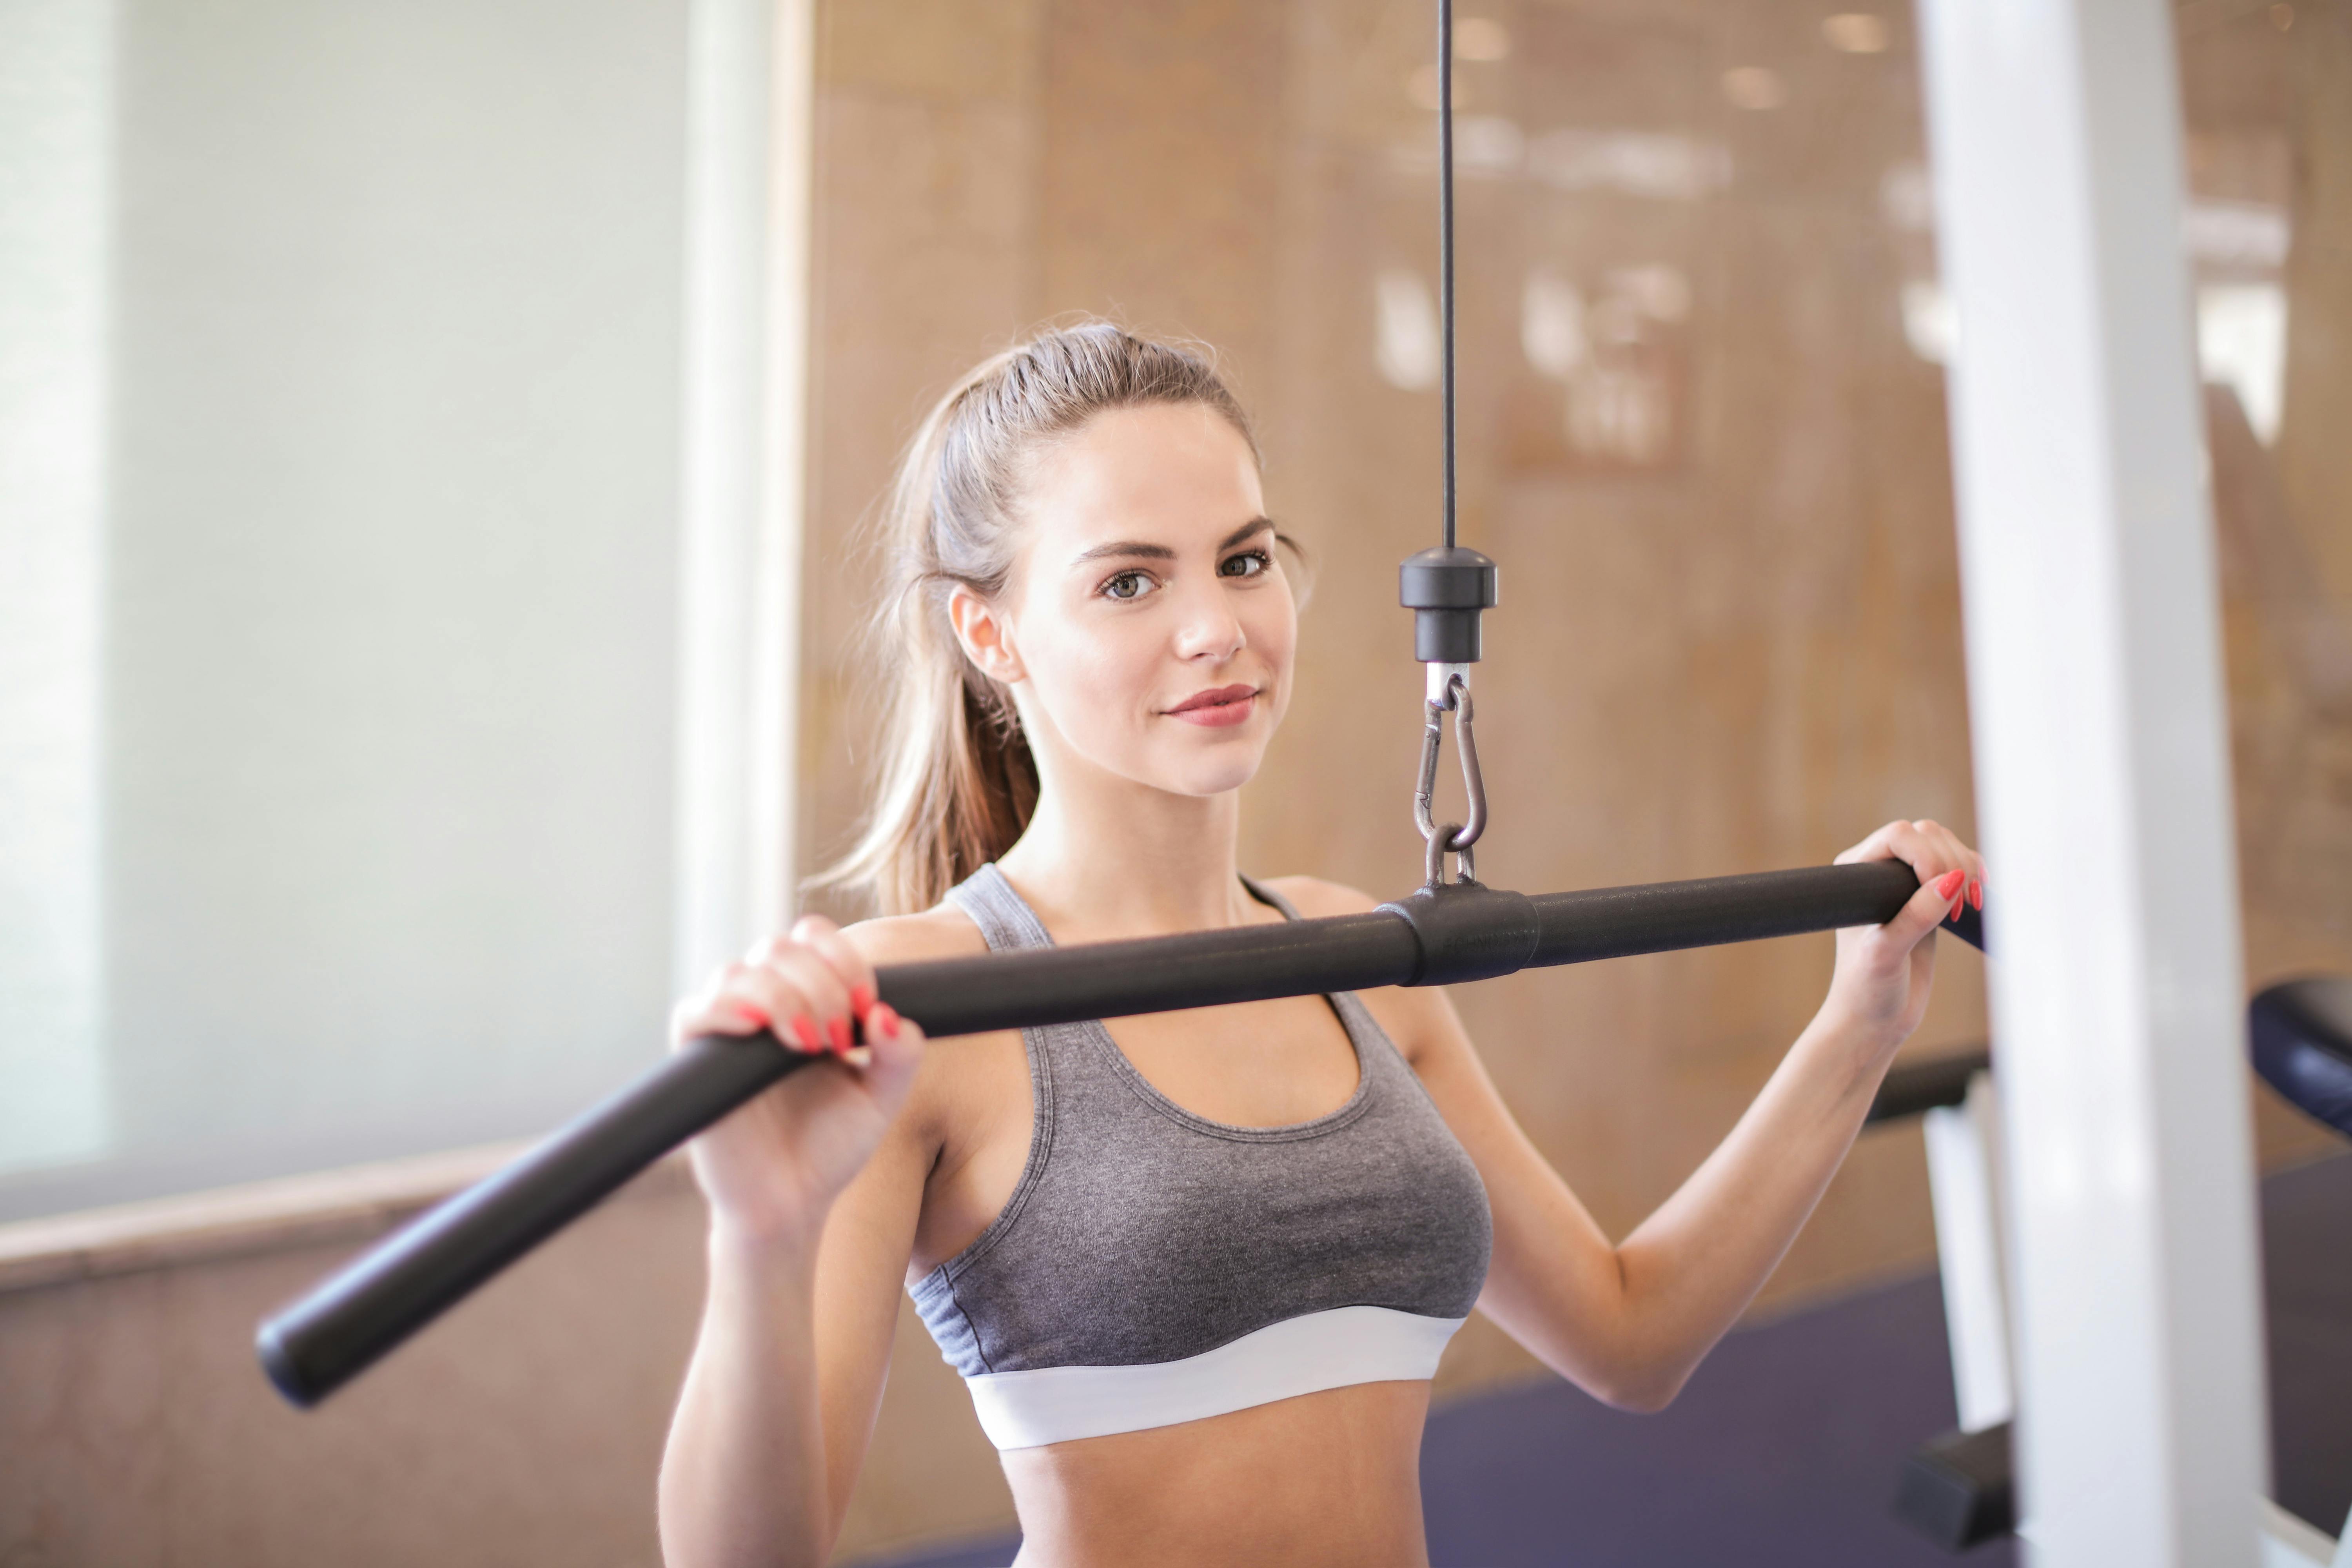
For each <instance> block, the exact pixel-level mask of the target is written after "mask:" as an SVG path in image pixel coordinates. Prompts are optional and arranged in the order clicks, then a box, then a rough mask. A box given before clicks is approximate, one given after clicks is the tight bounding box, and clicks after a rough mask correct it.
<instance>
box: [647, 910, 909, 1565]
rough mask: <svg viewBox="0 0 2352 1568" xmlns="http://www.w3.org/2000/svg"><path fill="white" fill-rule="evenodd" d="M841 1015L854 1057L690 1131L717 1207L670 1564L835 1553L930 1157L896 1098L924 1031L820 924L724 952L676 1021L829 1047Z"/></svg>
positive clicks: (795, 1559) (676, 1488) (665, 1531)
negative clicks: (853, 1033) (853, 1030)
mask: <svg viewBox="0 0 2352 1568" xmlns="http://www.w3.org/2000/svg"><path fill="white" fill-rule="evenodd" d="M852 1016H857V1017H860V1018H861V1019H862V1020H863V1022H864V1024H865V1032H866V1039H867V1040H868V1042H869V1043H870V1051H871V1056H870V1059H868V1060H867V1061H866V1063H865V1065H863V1066H862V1067H860V1066H853V1065H849V1064H848V1063H846V1062H841V1061H836V1062H829V1063H820V1064H818V1065H817V1066H815V1067H814V1068H808V1069H806V1070H804V1071H802V1072H797V1073H794V1074H793V1076H792V1077H791V1078H789V1079H785V1080H784V1081H783V1082H782V1083H781V1084H778V1085H777V1086H776V1087H775V1088H774V1089H770V1090H768V1091H767V1092H766V1093H764V1094H762V1095H761V1096H760V1097H759V1098H758V1099H756V1100H752V1101H751V1102H750V1103H749V1104H747V1105H745V1106H744V1107H742V1108H741V1109H740V1110H737V1111H735V1112H734V1113H733V1114H732V1115H730V1116H729V1117H728V1118H727V1119H726V1120H725V1121H721V1122H720V1123H719V1125H718V1126H716V1127H714V1128H713V1129H711V1130H710V1131H708V1132H706V1133H704V1134H703V1135H702V1136H701V1137H699V1138H698V1139H696V1140H695V1142H694V1145H693V1159H694V1166H695V1174H696V1177H697V1178H698V1181H699V1182H700V1183H701V1185H702V1189H703V1193H704V1195H705V1197H706V1198H707V1199H708V1200H709V1206H710V1232H709V1287H708V1294H707V1296H706V1299H705V1303H704V1308H703V1316H702V1327H701V1331H700V1334H699V1336H698V1339H697V1340H696V1342H695V1348H694V1357H693V1360H692V1362H691V1363H689V1364H688V1369H687V1376H686V1387H685V1391H684V1393H683V1394H681V1395H680V1397H679V1400H678V1407H677V1416H676V1418H675V1419H674V1420H673V1421H672V1423H671V1426H670V1435H669V1446H668V1448H667V1451H666V1452H665V1454H664V1455H663V1458H662V1469H661V1484H660V1499H659V1501H660V1520H661V1541H662V1555H663V1557H664V1560H665V1561H666V1562H667V1563H668V1564H669V1565H670V1568H735V1565H738V1564H752V1563H757V1564H761V1565H768V1564H779V1563H810V1564H814V1563H822V1562H824V1558H825V1557H826V1555H827V1554H828V1553H829V1552H831V1550H832V1547H833V1542H834V1537H835V1534H836V1533H837V1531H839V1529H840V1523H841V1517H842V1512H843V1510H844V1509H845V1506H846V1502H847V1499H848V1495H849V1489H850V1486H851V1484H852V1482H853V1481H854V1480H855V1479H856V1468H857V1465H858V1462H859V1461H860V1459H861V1458H863V1456H864V1448H865V1442H866V1432H867V1431H868V1430H869V1429H870V1427H871V1426H872V1422H873V1415H874V1408H875V1405H876V1402H877V1399H878V1398H879V1395H880V1391H881V1384H882V1378H883V1374H884V1373H885V1371H886V1370H887V1364H888V1357H889V1349H890V1326H891V1324H892V1323H893V1322H894V1321H896V1317H897V1311H898V1293H899V1290H900V1289H901V1287H902V1282H903V1280H904V1278H905V1273H906V1268H907V1258H908V1253H909V1252H910V1250H911V1248H912V1240H913V1235H914V1228H915V1223H916V1219H917V1217H918V1215H919V1209H920V1205H921V1202H922V1185H923V1179H924V1173H925V1170H926V1169H927V1166H928V1159H927V1157H926V1156H925V1155H924V1154H923V1152H922V1151H921V1147H920V1142H921V1138H920V1134H919V1131H917V1130H915V1129H912V1128H910V1127H908V1125H907V1119H906V1118H902V1117H900V1116H898V1110H899V1107H900V1105H901V1103H902V1102H903V1101H904V1100H905V1099H906V1096H907V1091H908V1087H909V1085H910V1084H911V1083H912V1081H913V1079H914V1078H915V1071H916V1065H917V1062H918V1059H919V1056H920V1054H921V1035H920V1032H919V1030H917V1029H916V1027H915V1026H913V1025H912V1024H909V1023H906V1022H904V1021H903V1020H901V1019H899V1018H898V1017H897V1016H896V1015H895V1014H893V1013H892V1012H891V1011H890V1009H889V1008H888V1007H887V1006H886V1005H879V1004H877V1003H876V1002H875V1000H874V974H873V970H872V968H871V966H870V965H869V964H868V963H866V959H865V958H864V957H863V956H862V955H861V954H860V953H859V952H858V951H857V950H856V948H855V947H853V946H852V945H851V944H850V943H849V942H848V941H847V940H846V939H845V938H844V937H843V936H842V935H841V933H840V932H839V931H836V930H835V929H834V927H833V926H832V924H831V923H830V922H828V921H823V920H821V919H814V918H812V919H805V920H803V921H801V922H800V923H799V924H797V925H795V926H794V927H793V930H792V932H791V933H790V934H789V935H787V936H784V937H780V938H778V939H776V940H775V941H774V942H771V943H769V944H768V946H767V947H765V948H764V949H762V950H761V952H759V953H758V954H757V955H756V956H755V958H754V959H753V960H751V961H747V962H745V963H737V964H730V965H729V966H728V968H727V969H726V970H725V971H724V972H723V973H721V974H720V975H719V978H718V980H717V981H716V982H715V983H714V984H713V985H712V986H711V988H710V989H709V991H708V992H707V993H705V994H703V995H701V996H698V997H696V998H694V999H692V1000H690V1001H688V1002H687V1003H684V1004H682V1005H680V1006H679V1008H678V1011H677V1016H676V1017H675V1019H674V1021H673V1026H672V1034H673V1038H674V1039H675V1040H677V1041H679V1042H683V1041H684V1040H686V1039H688V1038H691V1037H695V1036H698V1035H704V1034H748V1033H751V1032H753V1031H755V1030H757V1029H761V1028H772V1029H773V1031H774V1033H775V1034H776V1036H777V1037H778V1038H779V1039H782V1040H787V1041H791V1040H793V1039H794V1038H795V1037H797V1038H798V1040H799V1041H800V1043H802V1044H803V1046H805V1047H814V1048H824V1047H835V1049H836V1050H837V1049H839V1048H840V1047H845V1046H846V1044H847V1040H848V1020H849V1019H850V1018H851V1017H852ZM861 1172H862V1174H861ZM853 1178H856V1180H855V1183H854V1186H853ZM845 1194H848V1195H845ZM836 1214H838V1215H840V1217H841V1219H842V1223H839V1224H830V1225H829V1224H828V1223H827V1220H828V1216H831V1215H836ZM820 1318H822V1320H823V1322H824V1332H825V1339H826V1343H825V1346H824V1356H823V1359H822V1366H820V1358H819V1355H818V1351H817V1335H818V1332H819V1322H820Z"/></svg>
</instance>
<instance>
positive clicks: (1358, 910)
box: [1265, 877, 1382, 920]
mask: <svg viewBox="0 0 2352 1568" xmlns="http://www.w3.org/2000/svg"><path fill="white" fill-rule="evenodd" d="M1265 885H1266V886H1267V887H1269V888H1272V889H1274V890H1275V891H1276V892H1277V893H1280V894H1281V895H1282V896H1283V897H1284V898H1286V899H1288V900H1290V901H1291V902H1292V903H1293V904H1295V905H1297V908H1298V912H1299V913H1300V914H1302V915H1305V916H1306V917H1307V919H1309V920H1320V919H1322V918H1323V917H1324V916H1326V915H1360V914H1364V913H1366V912H1368V911H1370V910H1375V909H1377V908H1379V907H1380V905H1381V901H1382V900H1379V899H1376V898H1374V897H1372V896H1371V895H1370V893H1367V892H1363V891H1361V890H1360V889H1355V888H1350V887H1349V886H1348V885H1347V884H1346V883H1344V882H1328V881H1325V880H1324V879H1322V878H1320V877H1274V878H1270V879H1267V881H1266V884H1265Z"/></svg>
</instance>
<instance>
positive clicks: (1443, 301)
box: [1437, 0, 1454, 550]
mask: <svg viewBox="0 0 2352 1568" xmlns="http://www.w3.org/2000/svg"><path fill="white" fill-rule="evenodd" d="M1437 319H1438V349H1437V352H1438V359H1437V366H1438V368H1437V390H1438V400H1439V401H1440V402H1441V403H1442V404H1443V405H1444V410H1445V412H1444V421H1445V433H1444V434H1445V479H1444V484H1445V548H1447V549H1448V550H1451V549H1453V548H1454V0H1437Z"/></svg>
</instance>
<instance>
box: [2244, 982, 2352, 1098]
mask: <svg viewBox="0 0 2352 1568" xmlns="http://www.w3.org/2000/svg"><path fill="white" fill-rule="evenodd" d="M2247 1016H2248V1021H2249V1023H2250V1024H2251V1025H2252V1037H2253V1053H2254V1070H2255V1071H2256V1072H2258V1073H2261V1074H2262V1075H2263V1082H2264V1083H2267V1084H2269V1085H2270V1086H2271V1087H2272V1088H2273V1089H2276V1090H2278V1091H2279V1093H2281V1094H2283V1095H2284V1096H2285V1097H2286V1098H2287V1099H2288V1100H2291V1101H2292V1102H2294V1105H2295V1106H2296V1107H2297V1108H2298V1109H2299V1110H2303V1111H2304V1112H2305V1113H2306V1114H2307V1115H2310V1116H2313V1117H2315V1118H2317V1119H2318V1120H2319V1121H2324V1122H2326V1124H2327V1125H2328V1126H2330V1127H2333V1128H2334V1129H2336V1131H2338V1132H2341V1133H2343V1134H2344V1135H2345V1136H2346V1137H2347V1138H2352V980H2347V979H2343V978H2340V977H2337V976H2333V975H2322V976H2315V977H2314V978H2311V979H2307V980H2287V981H2282V982H2281V983H2280V984H2276V985H2273V986H2270V987H2269V988H2267V989H2266V990H2264V991H2263V993H2262V994H2260V995H2259V996H2256V997H2255V998H2254V1001H2253V1005H2252V1006H2251V1007H2249V1008H2248V1009H2247Z"/></svg>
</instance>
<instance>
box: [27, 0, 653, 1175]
mask: <svg viewBox="0 0 2352 1568" xmlns="http://www.w3.org/2000/svg"><path fill="white" fill-rule="evenodd" d="M43 3H44V4H46V5H51V6H57V5H65V4H68V0H43ZM86 9H88V10H89V12H90V13H91V14H96V8H95V7H89V6H86ZM116 27H117V31H118V35H119V37H118V53H117V55H116V57H115V76H114V80H113V83H112V87H111V91H112V97H113V100H114V103H115V110H114V113H115V119H114V122H113V127H112V132H111V135H112V140H113V142H114V144H115V148H116V152H115V165H114V171H113V177H112V184H111V188H110V202H109V205H110V206H111V207H112V209H113V244H114V248H113V253H112V257H111V267H112V275H113V281H112V289H111V311H110V313H111V321H110V336H111V342H112V359H111V370H110V375H111V390H112V397H111V403H110V410H109V419H108V426H109V427H108V431H107V440H108V452H109V456H108V464H107V472H106V485H107V489H108V490H109V491H110V504H109V512H108V519H107V531H106V534H105V550H104V563H103V575H104V583H105V585H104V600H103V612H102V622H103V628H104V635H103V652H102V664H101V667H100V671H99V672H98V675H97V677H96V678H95V680H94V681H93V683H92V684H93V689H94V688H95V685H96V684H102V687H103V692H104V696H103V709H102V717H101V719H100V722H99V725H98V728H99V730H100V732H101V733H102V737H103V739H102V756H101V763H100V766H101V768H102V772H103V775H104V782H103V796H102V799H103V810H102V819H101V837H102V840H103V859H104V873H103V952H102V969H103V976H104V977H103V981H102V995H101V997H100V1010H101V1011H102V1015H103V1021H104V1022H103V1050H102V1057H103V1067H104V1070H105V1075H106V1082H107V1086H108V1088H107V1105H106V1107H105V1111H106V1116H107V1120H108V1124H109V1125H110V1128H111V1141H110V1144H109V1145H108V1147H107V1149H106V1158H105V1160H103V1161H102V1162H100V1163H96V1164H85V1165H82V1166H79V1167H72V1168H60V1169H57V1170H52V1171H50V1172H47V1173H31V1174H26V1173H17V1174H16V1175H13V1176H5V1177H0V1217H6V1216H8V1215H19V1214H25V1213H30V1212H38V1211H40V1210H44V1209H55V1208H62V1207H68V1206H74V1205H79V1204H85V1203H89V1202H98V1201H110V1200H112V1199H116V1198H120V1197H127V1196H132V1195H137V1194H142V1193H146V1192H152V1191H158V1190H164V1189H168V1188H170V1187H174V1186H184V1185H193V1184H207V1183H212V1182H218V1181H227V1180H236V1179H243V1178H246V1177H250V1176H254V1175H258V1174H264V1173H272V1172H277V1171H283V1170H289V1169H295V1168H299V1167H301V1166H304V1165H309V1164H320V1163H343V1162H346V1161H349V1160H353V1159H360V1158H367V1157H373V1156H378V1155H383V1154H388V1153H394V1152H402V1151H404V1150H410V1149H418V1148H430V1147H435V1146H440V1145H446V1144H449V1143H454V1142H470V1141H475V1140H478V1139H482V1138H486V1137H492V1136H499V1135H504V1134H509V1133H515V1132H523V1131H533V1130H536V1129H538V1128H539V1127H541V1125H543V1124H544V1123H545V1122H546V1121H547V1120H548V1119H549V1118H550V1117H551V1116H553V1115H556V1114H560V1113H562V1112H565V1111H568V1110H572V1109H574V1108H576V1106H577V1105H578V1104H579V1103H580V1102H582V1101H583V1099H584V1098H585V1097H588V1096H591V1095H593V1094H594V1093H596V1092H598V1091H600V1090H601V1089H604V1088H605V1087H607V1086H610V1085H612V1084H614V1083H616V1082H618V1081H619V1080H620V1079H623V1078H625V1077H626V1076H627V1075H628V1074H629V1073H631V1072H632V1071H634V1070H635V1068H637V1067H638V1066H639V1065H641V1064H643V1063H644V1062H646V1061H647V1060H649V1059H651V1058H652V1057H653V1056H654V1055H655V1054H656V1052H658V1050H659V1049H660V1043H661V1024H662V1016H663V1013H664V1011H665V1008H666V1005H667V991H668V974H667V967H668V950H669V903H670V898H671V889H670V849H671V831H672V829H671V811H670V792H671V783H670V780H671V773H672V760H671V759H672V740H673V737H672V728H673V710H674V706H675V702H674V679H673V676H674V669H675V656H674V652H673V644H674V641H675V634H676V622H677V614H676V610H675V607H674V606H675V603H676V597H677V595H676V591H675V585H676V576H675V566H674V561H675V555H676V537H677V531H676V522H675V513H676V505H677V502H676V497H677V336H678V321H677V316H678V299H679V293H680V287H681V282H680V276H679V247H680V233H681V223H682V217H681V200H682V197H681V182H682V175H683V160H684V148H683V140H682V138H683V121H684V91H685V69H684V39H685V12H684V7H683V5H676V4H661V3H659V0H593V3H585V4H583V3H569V4H558V3H555V0H500V3H499V4H498V5H468V4H464V3H462V0H415V3H410V4H404V5H397V6H360V7H344V6H317V5H304V4H300V3H299V0H252V3H231V0H122V4H121V5H120V6H119V16H118V19H117V22H116ZM7 280H8V281H9V282H11V283H12V284H13V282H14V279H13V278H11V279H7ZM0 320H5V316H0ZM7 636H8V634H7V633H6V632H5V630H0V642H5V639H6V637H7ZM87 673H88V672H84V676H83V677H77V679H83V678H84V677H86V676H87ZM8 744H10V742H6V741H5V740H0V747H5V746H6V745H8ZM0 773H5V765H0ZM0 962H5V960H0ZM12 1135H13V1134H12ZM6 1163H8V1152H7V1151H6V1150H5V1149H0V1167H5V1164H6Z"/></svg>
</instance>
